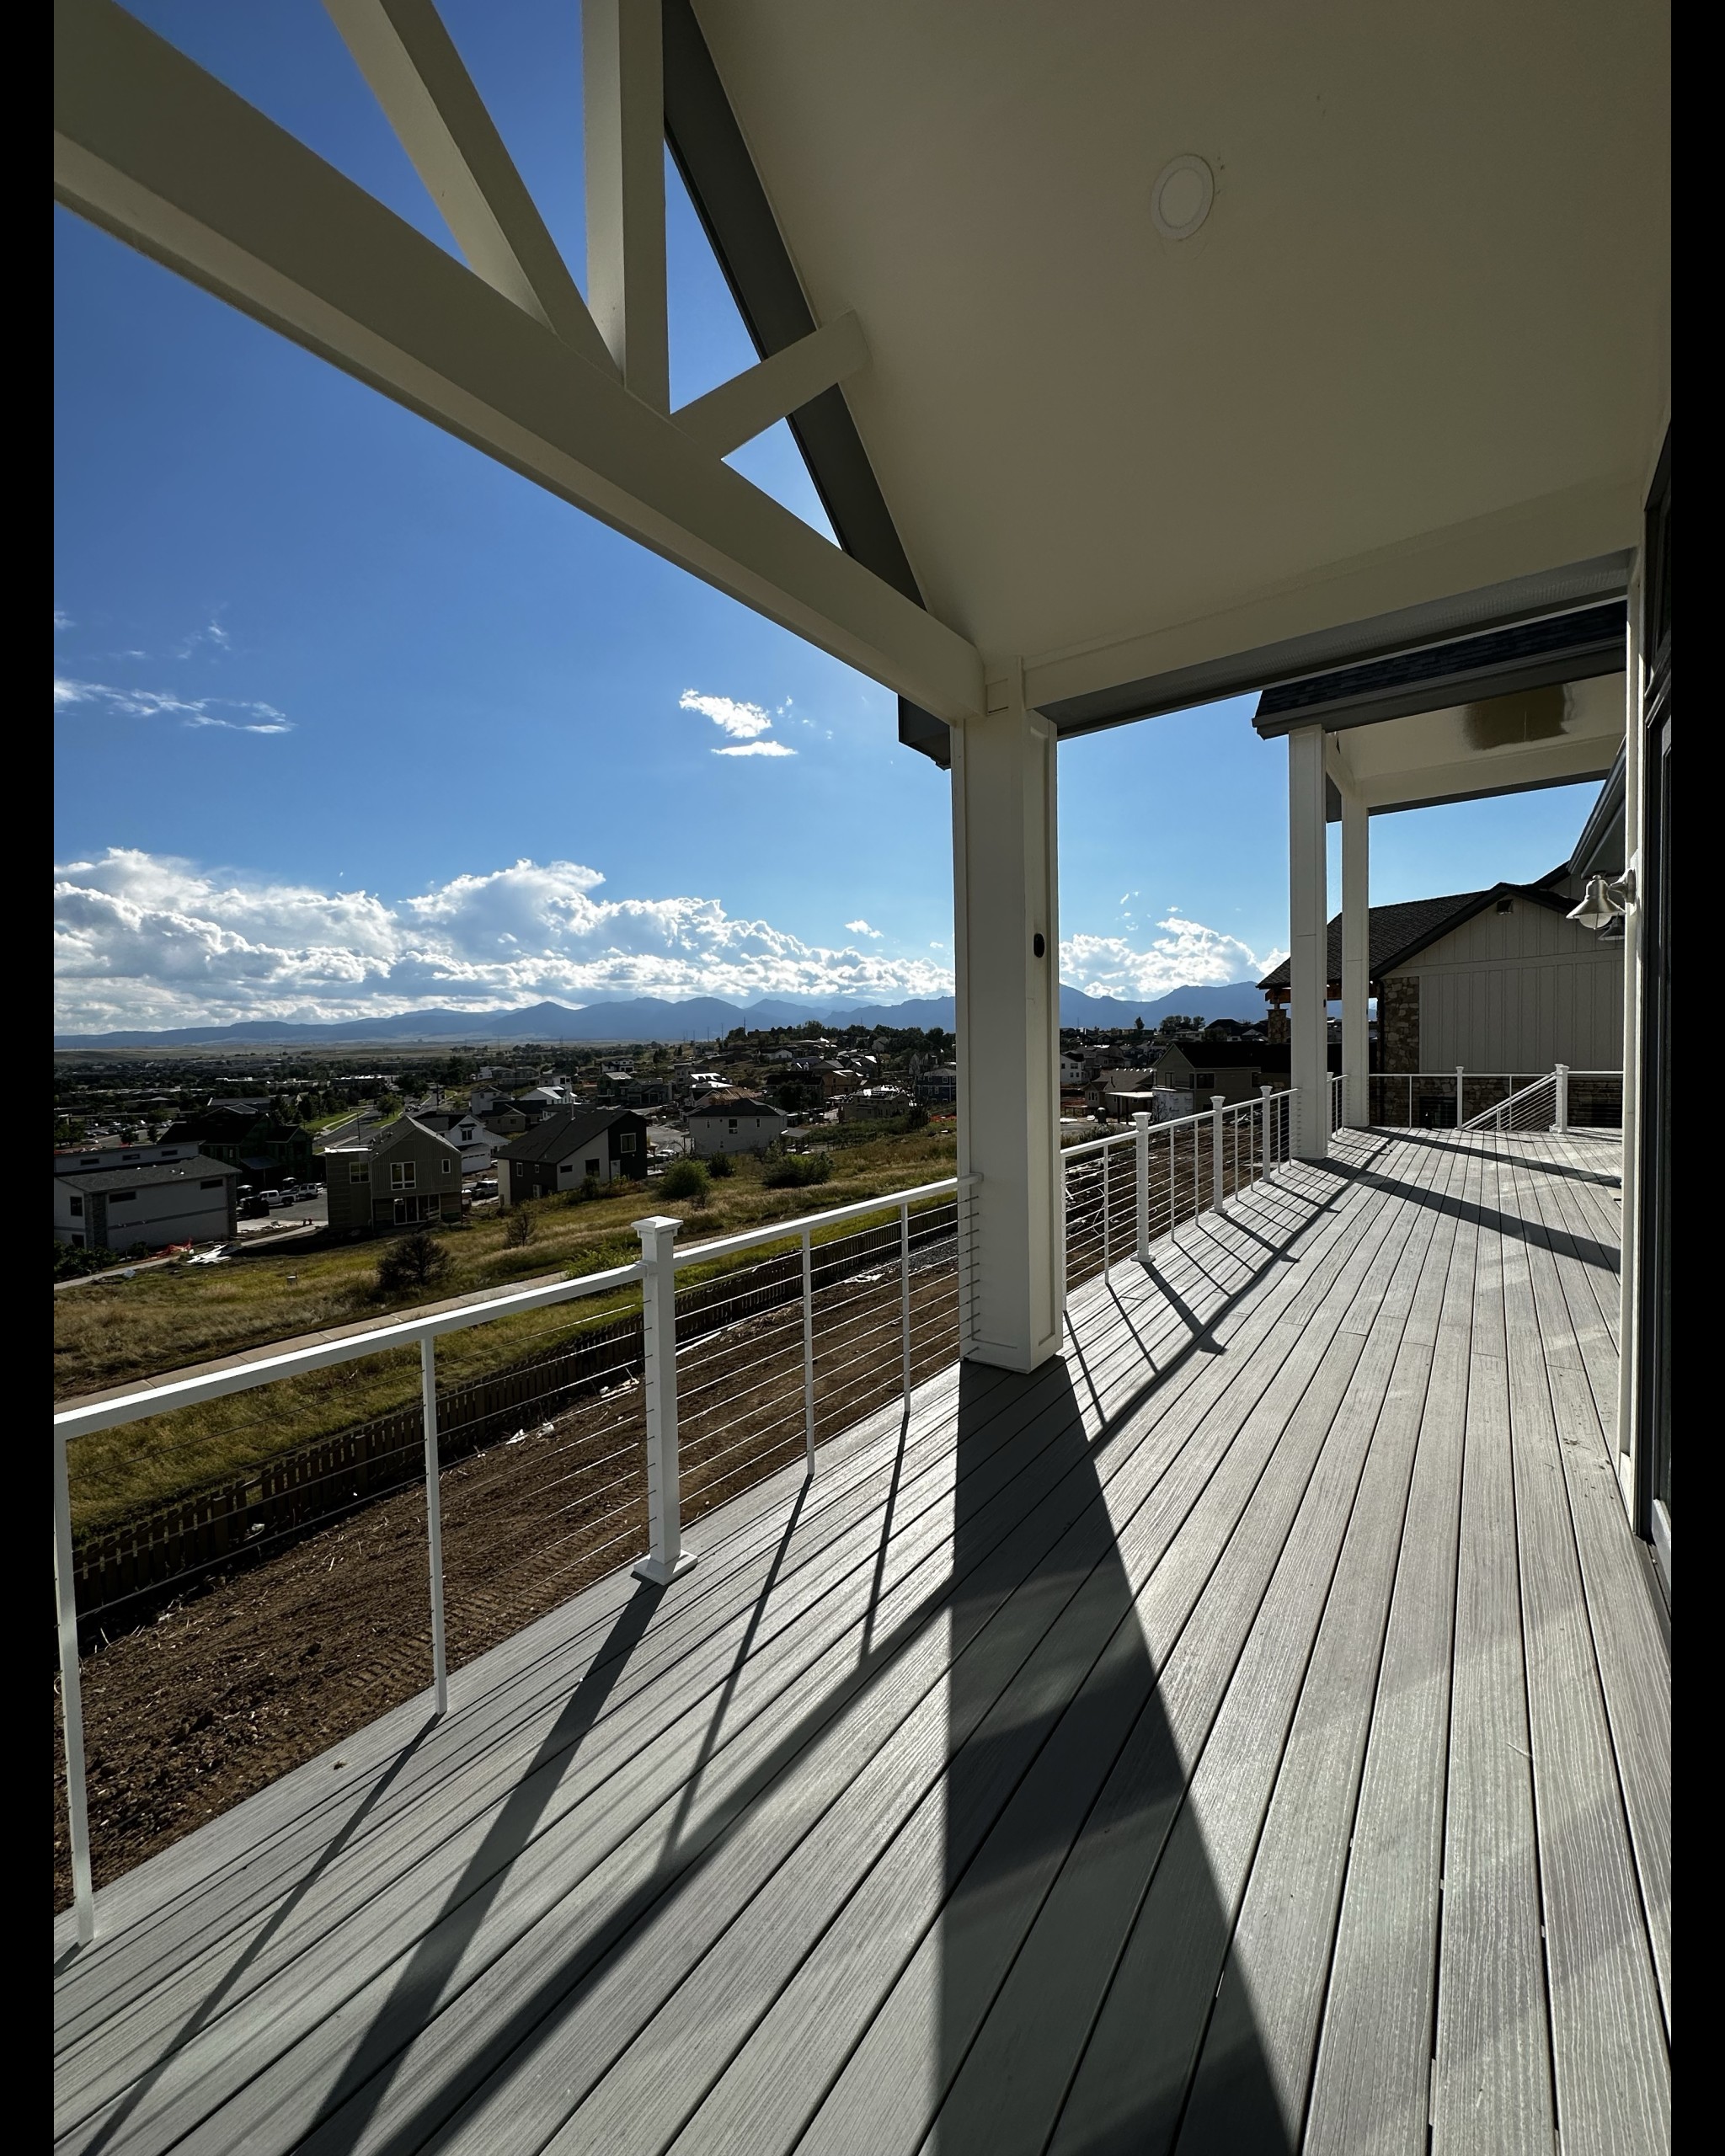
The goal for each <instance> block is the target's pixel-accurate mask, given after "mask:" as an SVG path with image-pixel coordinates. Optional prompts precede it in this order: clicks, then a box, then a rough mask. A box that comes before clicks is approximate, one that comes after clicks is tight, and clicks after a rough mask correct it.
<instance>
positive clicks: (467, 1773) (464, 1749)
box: [83, 1450, 950, 2005]
mask: <svg viewBox="0 0 1725 2156" xmlns="http://www.w3.org/2000/svg"><path fill="white" fill-rule="evenodd" d="M947 1457H948V1462H949V1459H950V1454H949V1450H948V1455H947ZM935 1465H936V1467H937V1468H938V1461H937V1462H936V1463H935ZM885 1471H886V1470H885V1469H884V1466H883V1467H878V1468H877V1470H876V1471H875V1476H872V1477H870V1478H869V1479H870V1480H871V1481H872V1480H874V1479H878V1477H879V1476H880V1475H883V1474H884V1472H885ZM948 1494H949V1492H948ZM936 1496H937V1499H938V1492H937V1493H936ZM860 1502H862V1503H863V1506H864V1510H863V1513H861V1514H860V1516H859V1517H858V1518H857V1519H852V1520H851V1521H849V1522H848V1523H846V1522H844V1521H842V1520H841V1523H840V1530H841V1533H842V1530H843V1529H844V1528H845V1527H846V1524H848V1527H849V1529H850V1530H851V1531H852V1533H853V1534H854V1533H860V1534H862V1535H863V1536H864V1537H865V1538H866V1537H867V1536H868V1535H869V1534H872V1533H873V1508H874V1501H873V1498H872V1497H870V1496H869V1494H868V1492H866V1491H865V1492H864V1493H863V1497H862V1499H861V1500H860ZM829 1510H830V1508H829ZM812 1517H813V1508H811V1518H812ZM818 1526H819V1529H820V1530H822V1531H826V1532H829V1533H830V1532H831V1529H830V1525H829V1523H828V1522H827V1521H820V1522H819V1523H818ZM781 1531H782V1529H781ZM772 1540H777V1537H776V1536H775V1537H773V1538H772ZM771 1554H772V1550H771V1540H769V1542H768V1543H767V1544H766V1545H764V1546H763V1550H762V1556H763V1564H762V1566H761V1570H762V1571H763V1572H764V1571H765V1570H766V1569H767V1565H768V1563H769V1562H770V1558H771ZM709 1555H710V1556H713V1557H718V1555H719V1553H718V1552H717V1551H715V1552H711V1553H709ZM825 1556H830V1549H828V1550H822V1549H820V1548H816V1549H815V1550H813V1551H811V1552H810V1553H809V1555H808V1556H806V1557H805V1556H804V1554H803V1553H801V1552H799V1553H798V1565H797V1566H796V1567H788V1568H787V1572H788V1573H792V1574H793V1572H794V1571H795V1570H796V1569H798V1568H801V1569H805V1570H806V1569H807V1568H808V1566H809V1564H810V1563H811V1562H812V1563H814V1564H815V1565H817V1566H818V1565H819V1564H820V1561H821V1559H822V1558H823V1557H825ZM726 1584H729V1583H728V1582H727V1583H726ZM758 1584H759V1582H758V1581H757V1580H756V1579H755V1577H754V1568H753V1567H752V1566H751V1567H749V1568H747V1570H746V1571H745V1578H744V1587H743V1591H744V1594H745V1601H744V1602H743V1604H742V1605H741V1608H742V1609H743V1612H744V1613H745V1616H746V1613H747V1610H748V1609H749V1606H750V1601H752V1598H753V1596H752V1593H751V1588H755V1587H758ZM831 1584H832V1581H831V1579H830V1577H825V1576H824V1575H820V1574H817V1576H816V1579H815V1581H814V1586H815V1588H816V1590H817V1591H818V1592H819V1593H825V1592H827V1591H828V1590H829V1588H830V1586H831ZM702 1585H703V1592H702V1594H701V1596H700V1597H699V1598H697V1599H695V1600H693V1601H690V1602H686V1603H685V1604H684V1609H685V1611H686V1612H698V1613H702V1621H703V1623H704V1622H705V1621H706V1620H705V1614H704V1613H706V1612H707V1611H708V1605H709V1604H718V1605H719V1608H720V1610H721V1612H723V1609H724V1597H723V1595H722V1594H721V1593H718V1592H716V1591H715V1590H716V1588H717V1587H718V1582H715V1580H714V1577H713V1572H709V1573H708V1576H707V1577H706V1579H705V1580H704V1581H703V1582H702ZM638 1592H639V1590H638V1588H634V1586H633V1583H632V1584H631V1588H630V1593H629V1594H628V1595H626V1596H624V1597H623V1598H622V1599H623V1600H624V1601H627V1600H628V1599H629V1598H631V1597H632V1596H633V1595H636V1594H638ZM618 1606H619V1607H620V1606H621V1605H620V1604H619V1605H618ZM606 1614H608V1615H610V1616H611V1619H612V1620H613V1621H614V1620H615V1615H616V1611H615V1609H613V1610H611V1611H610V1612H608V1613H606ZM661 1614H664V1615H665V1616H666V1617H667V1618H672V1617H675V1615H676V1614H677V1613H676V1612H663V1613H661ZM559 1629H560V1628H559ZM541 1632H542V1626H536V1627H534V1628H531V1632H530V1633H523V1634H521V1635H518V1636H517V1637H516V1639H515V1641H510V1642H509V1643H508V1644H507V1647H506V1649H505V1650H501V1651H499V1667H500V1666H501V1664H502V1662H504V1661H505V1660H506V1659H507V1658H509V1657H510V1656H512V1655H513V1654H514V1653H515V1652H517V1651H521V1652H526V1653H528V1654H529V1655H530V1656H531V1662H532V1663H535V1664H537V1665H539V1666H540V1667H545V1666H547V1665H552V1666H554V1665H555V1664H556V1663H557V1662H558V1661H559V1660H560V1661H561V1662H562V1665H563V1667H562V1672H561V1674H560V1675H559V1676H558V1679H557V1681H556V1682H555V1684H553V1688H552V1689H553V1694H558V1695H566V1694H567V1693H568V1691H569V1689H570V1686H569V1674H570V1671H569V1662H570V1661H571V1660H572V1658H573V1654H574V1649H575V1647H576V1646H578V1644H579V1642H578V1641H568V1640H566V1639H563V1638H559V1637H558V1636H557V1633H556V1631H553V1634H552V1636H551V1638H550V1640H549V1641H548V1642H547V1641H543V1640H542V1639H541V1638H539V1637H536V1636H535V1635H538V1634H540V1633H541ZM710 1636H711V1629H710V1626H709V1628H708V1637H709V1639H710ZM599 1637H600V1638H601V1640H602V1638H603V1633H602V1631H601V1632H600V1634H599ZM656 1637H657V1638H658V1640H659V1641H660V1643H661V1659H662V1658H663V1654H664V1653H665V1652H670V1653H672V1654H676V1653H677V1652H679V1651H680V1650H683V1649H686V1646H687V1644H688V1642H687V1641H686V1636H680V1634H679V1631H678V1630H677V1628H676V1625H675V1624H668V1625H665V1627H664V1628H663V1629H661V1630H659V1631H658V1632H657V1634H656ZM666 1641H668V1642H669V1646H668V1648H667V1647H666V1646H665V1642H666ZM643 1644H644V1645H645V1642H644V1643H643ZM697 1644H699V1642H697ZM646 1659H647V1657H646V1656H645V1655H642V1656H641V1657H638V1660H639V1661H641V1662H644V1661H645V1660H646ZM578 1667H579V1666H578ZM634 1667H635V1665H632V1671H633V1668H634ZM593 1668H594V1665H593V1664H590V1665H588V1667H587V1668H585V1669H581V1670H579V1674H580V1675H581V1676H582V1677H583V1678H585V1677H588V1676H590V1675H591V1674H592V1673H593ZM662 1674H663V1673H662V1672H654V1673H649V1677H648V1678H647V1679H646V1680H645V1681H649V1682H651V1681H654V1678H661V1677H662ZM618 1689H619V1690H621V1689H622V1688H621V1687H619V1688H618ZM661 1696H662V1695H661ZM499 1697H500V1698H501V1699H502V1700H504V1701H505V1702H506V1703H507V1704H506V1705H505V1706H504V1707H499V1705H498V1704H497V1701H498V1699H499ZM617 1704H621V1701H619V1702H617ZM478 1705H479V1706H480V1707H482V1708H483V1710H485V1713H486V1716H487V1717H488V1718H494V1717H495V1716H497V1715H499V1714H506V1715H507V1716H508V1717H509V1719H508V1720H507V1721H505V1723H504V1725H503V1726H504V1728H505V1732H507V1734H508V1735H509V1736H510V1737H511V1738H512V1739H513V1740H514V1745H513V1748H514V1749H515V1750H517V1751H520V1752H521V1757H522V1758H527V1757H531V1753H532V1748H533V1746H534V1744H535V1743H536V1742H537V1736H538V1734H539V1732H538V1730H537V1726H536V1725H537V1717H535V1718H533V1720H532V1721H528V1711H527V1710H528V1705H529V1703H527V1702H525V1701H524V1700H522V1699H521V1697H520V1695H519V1691H518V1689H517V1686H516V1684H514V1683H512V1682H510V1679H509V1678H505V1677H504V1676H502V1675H501V1674H499V1679H498V1683H497V1687H496V1692H495V1693H494V1694H486V1695H484V1696H483V1698H482V1700H480V1701H479V1702H478ZM460 1707H461V1702H460V1700H459V1696H458V1695H457V1717H458V1718H457V1719H455V1720H452V1721H451V1723H450V1724H448V1725H446V1733H447V1734H448V1735H450V1736H451V1737H457V1736H458V1737H459V1738H460V1740H461V1756H459V1757H458V1758H455V1759H453V1760H450V1759H445V1760H444V1761H441V1762H440V1763H439V1766H440V1772H439V1774H438V1775H437V1777H436V1781H437V1783H438V1784H440V1785H450V1784H451V1783H453V1782H456V1779H457V1777H458V1776H462V1775H464V1780H462V1781H461V1782H459V1783H457V1788H458V1789H459V1791H460V1794H461V1796H462V1800H463V1801H464V1802H465V1803H466V1804H467V1805H468V1806H471V1805H472V1804H473V1803H474V1802H483V1801H484V1793H483V1789H481V1790H477V1791H476V1790H474V1788H473V1783H474V1780H475V1779H476V1773H475V1770H476V1768H477V1759H476V1757H475V1752H474V1746H475V1744H476V1743H478V1744H479V1745H481V1746H483V1744H484V1743H485V1742H486V1739H487V1732H486V1731H485V1729H484V1727H483V1722H482V1721H480V1718H479V1717H478V1716H467V1717H460ZM555 1712H556V1705H555V1704H554V1703H553V1705H552V1706H551V1707H550V1708H548V1709H547V1710H546V1716H547V1720H548V1719H550V1718H552V1717H553V1716H554V1714H555ZM614 1714H615V1706H614V1705H613V1700H611V1698H607V1700H606V1718H607V1719H610V1718H611V1717H612V1716H614ZM524 1721H527V1722H528V1726H527V1728H526V1733H525V1736H524V1735H523V1733H522V1727H521V1726H522V1724H523V1722H524ZM476 1723H479V1726H478V1727H477V1728H476V1726H475V1725H476ZM523 1744H525V1746H526V1749H525V1751H522V1750H521V1747H522V1745H523ZM488 1764H490V1765H492V1766H493V1768H494V1771H500V1772H503V1773H507V1772H509V1771H510V1767H511V1764H518V1763H512V1762H511V1761H510V1760H509V1759H508V1758H505V1759H503V1760H502V1761H501V1762H500V1763H499V1762H495V1761H494V1762H489V1763H488ZM436 1793H437V1792H436V1790H435V1789H434V1790H429V1791H410V1792H408V1793H406V1795H405V1796H404V1798H403V1802H402V1804H401V1805H400V1806H398V1808H397V1812H396V1817H394V1818H393V1819H390V1818H388V1817H385V1818H384V1819H382V1820H379V1821H377V1822H374V1825H373V1833H372V1835H371V1837H370V1839H371V1840H373V1841H375V1840H376V1839H377V1838H378V1836H379V1833H380V1832H381V1833H387V1831H388V1830H389V1828H391V1827H393V1826H396V1825H398V1824H399V1823H400V1822H401V1820H402V1819H403V1818H404V1817H407V1808H408V1805H409V1803H410V1802H412V1801H414V1799H415V1798H416V1797H417V1798H419V1799H420V1800H421V1801H424V1800H426V1799H429V1798H430V1797H431V1796H435V1794H436ZM227 1823H228V1822H223V1824H224V1825H226V1824H227ZM447 1824H448V1822H447V1821H446V1819H444V1818H441V1817H438V1816H437V1815H436V1814H435V1812H433V1813H430V1814H429V1816H428V1814H427V1812H425V1811H419V1812H415V1813H414V1815H413V1826H414V1830H415V1831H417V1832H419V1833H437V1832H439V1831H442V1830H445V1829H446V1827H447ZM169 1854H173V1853H172V1852H170V1853H169ZM276 1854H277V1855H278V1858H279V1860H280V1862H281V1863H282V1864H284V1865H289V1866H290V1867H291V1865H292V1864H293V1863H294V1862H295V1861H296V1858H297V1854H298V1853H297V1852H296V1851H295V1850H294V1849H293V1848H292V1846H291V1843H290V1844H289V1845H288V1846H287V1847H286V1849H280V1850H278V1852H277V1853H276ZM254 1869H255V1867H252V1866H248V1868H247V1874H246V1877H245V1880H244V1884H245V1887H246V1888H247V1890H248V1892H250V1893H255V1892H257V1882H255V1881H254V1876H253V1873H254ZM349 1884H350V1882H349V1881H347V1880H346V1879H339V1880H334V1881H330V1882H329V1891H330V1892H332V1893H336V1894H339V1893H341V1892H345V1891H348V1887H349ZM210 1898H211V1897H210V1894H209V1891H208V1889H207V1888H206V1891H205V1893H204V1894H203V1895H202V1896H201V1897H200V1899H201V1900H204V1901H206V1902H207V1901H208V1900H209V1899H210ZM237 1914H238V1912H237V1911H236V1910H235V1909H234V1908H232V1906H231V1905H230V1906H227V1907H225V1908H223V1909H222V1920H223V1923H224V1925H227V1924H232V1922H233V1921H234V1920H235V1918H236V1916H237ZM206 1921H207V1918H206ZM167 1945H168V1941H167V1940H164V1938H163V1926H161V1925H159V1924H158V1925H150V1924H135V1925H134V1926H132V1927H131V1928H130V1929H128V1930H126V1931H124V1932H122V1933H120V1935H118V1937H116V1939H115V1941H114V1944H113V1946H112V1948H111V1949H110V1950H109V1952H108V1954H107V1956H106V1957H105V1960H104V1962H103V1965H102V1967H101V1969H100V1972H99V1973H100V1975H101V1977H103V1979H104V1987H105V1988H111V1987H112V1986H113V1985H114V1984H115V1983H116V1982H118V1983H120V1984H122V1985H123V1984H124V1983H125V1980H126V1973H127V1972H126V1970H125V1967H124V1959H123V1957H124V1956H126V1955H128V1954H131V1955H136V1954H142V1955H145V1956H148V1958H149V1962H150V1973H151V1974H152V1976H154V1975H155V1974H156V1973H157V1972H158V1971H159V1970H161V1968H162V1967H163V1962H164V1960H165V1959H166V1958H167V1956H166V1953H165V1951H164V1950H165V1949H166V1947H167ZM116 1964H120V1968H119V1970H118V1972H117V1974H116V1970H115V1965H116ZM91 1973H92V1974H95V1973H96V1972H94V1971H93V1972H91ZM91 1988H94V1987H93V1986H89V1985H86V1986H84V1987H83V1989H91ZM121 1996H122V1999H123V2000H124V1993H123V1992H122V1994H121ZM126 2004H133V2005H135V2001H131V2002H126Z"/></svg>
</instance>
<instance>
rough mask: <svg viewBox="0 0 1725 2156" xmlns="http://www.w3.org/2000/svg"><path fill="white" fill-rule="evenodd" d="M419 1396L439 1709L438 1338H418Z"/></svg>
mask: <svg viewBox="0 0 1725 2156" xmlns="http://www.w3.org/2000/svg"><path fill="white" fill-rule="evenodd" d="M419 1399H420V1402H421V1414H422V1417H423V1419H424V1421H425V1556H426V1561H427V1562H428V1564H429V1565H430V1571H431V1687H432V1690H433V1691H434V1693H435V1695H436V1700H437V1712H438V1713H439V1714H440V1715H446V1714H447V1713H448V1712H449V1670H448V1666H447V1664H446V1662H445V1659H444V1652H443V1490H442V1486H441V1476H440V1474H439V1462H438V1453H437V1342H436V1339H435V1337H434V1336H433V1335H431V1334H430V1333H428V1334H427V1335H426V1336H425V1338H424V1339H423V1340H422V1341H421V1342H419Z"/></svg>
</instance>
